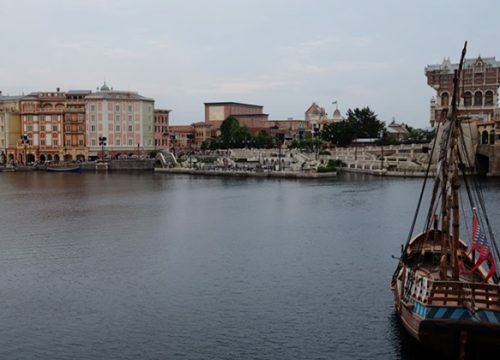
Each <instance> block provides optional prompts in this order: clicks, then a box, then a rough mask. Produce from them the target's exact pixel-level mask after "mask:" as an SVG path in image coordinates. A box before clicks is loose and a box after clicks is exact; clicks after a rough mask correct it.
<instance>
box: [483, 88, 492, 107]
mask: <svg viewBox="0 0 500 360" xmlns="http://www.w3.org/2000/svg"><path fill="white" fill-rule="evenodd" d="M484 105H493V91H491V90H489V91H486V94H485V95H484Z"/></svg>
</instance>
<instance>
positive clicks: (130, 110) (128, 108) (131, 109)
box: [90, 104, 133, 113]
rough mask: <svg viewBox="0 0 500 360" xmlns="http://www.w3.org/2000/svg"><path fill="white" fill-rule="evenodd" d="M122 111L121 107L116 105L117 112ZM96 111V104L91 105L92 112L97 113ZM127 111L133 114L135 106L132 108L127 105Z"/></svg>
mask: <svg viewBox="0 0 500 360" xmlns="http://www.w3.org/2000/svg"><path fill="white" fill-rule="evenodd" d="M120 109H121V107H120V105H118V104H116V105H115V112H119V111H120ZM95 110H96V106H95V104H91V105H90V111H91V112H95ZM127 111H128V112H129V113H131V112H132V111H133V106H132V105H127Z"/></svg>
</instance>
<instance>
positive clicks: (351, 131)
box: [320, 120, 356, 146]
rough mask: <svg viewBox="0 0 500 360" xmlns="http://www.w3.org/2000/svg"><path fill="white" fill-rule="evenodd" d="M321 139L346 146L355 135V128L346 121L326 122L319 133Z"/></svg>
mask: <svg viewBox="0 0 500 360" xmlns="http://www.w3.org/2000/svg"><path fill="white" fill-rule="evenodd" d="M320 136H321V138H322V139H323V140H325V141H327V142H329V143H331V144H333V145H337V146H348V145H350V144H351V143H352V141H353V140H354V138H355V137H356V128H355V127H354V125H353V124H352V123H351V122H349V121H347V120H344V121H341V122H338V123H333V124H328V125H325V126H324V127H323V130H322V131H321V133H320Z"/></svg>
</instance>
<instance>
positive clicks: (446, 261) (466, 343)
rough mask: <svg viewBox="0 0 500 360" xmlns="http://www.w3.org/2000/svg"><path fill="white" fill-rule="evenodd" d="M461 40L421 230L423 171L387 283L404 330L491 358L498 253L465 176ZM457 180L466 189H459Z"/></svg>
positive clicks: (497, 351)
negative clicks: (407, 229)
mask: <svg viewBox="0 0 500 360" xmlns="http://www.w3.org/2000/svg"><path fill="white" fill-rule="evenodd" d="M466 45H467V43H466V44H465V46H464V49H463V51H462V57H461V60H460V64H459V67H458V70H456V71H455V78H454V92H453V98H452V102H451V111H450V112H449V114H448V116H447V117H446V119H445V120H444V121H442V122H441V123H440V124H439V125H438V126H440V127H442V129H441V131H438V132H437V133H438V134H440V135H441V136H440V138H439V139H438V138H437V137H436V140H435V142H434V145H433V149H432V151H433V152H434V151H439V157H438V164H437V168H436V169H437V170H436V177H435V179H434V186H433V189H432V193H431V195H430V204H429V207H428V211H427V212H426V213H425V214H426V217H425V222H424V229H423V232H422V233H420V234H418V235H417V236H413V231H414V228H415V224H416V221H417V217H418V214H419V212H420V207H421V204H422V199H423V198H424V196H423V195H424V193H425V187H426V183H427V178H426V179H425V180H424V185H423V187H422V191H421V193H420V199H419V203H418V205H417V211H416V213H415V217H414V219H413V224H412V226H411V230H410V234H409V236H408V239H407V241H406V244H405V245H404V246H402V251H401V256H400V258H399V264H398V267H397V269H396V271H395V273H394V276H393V279H392V282H391V289H392V291H393V293H394V301H395V307H396V312H397V313H398V315H399V317H400V319H401V321H402V323H403V325H404V327H405V329H406V330H407V331H408V332H409V333H410V334H411V335H412V336H413V337H414V338H415V339H417V340H418V341H420V342H421V343H422V344H423V345H425V346H427V347H431V348H433V349H435V351H436V352H439V353H441V354H444V355H447V356H448V357H449V358H457V357H458V358H460V359H467V358H473V359H477V358H480V359H481V358H487V359H490V358H492V359H496V358H500V285H499V283H498V282H499V276H498V269H497V266H496V264H497V263H498V261H499V258H500V255H499V251H498V246H497V244H496V242H495V239H494V235H493V231H492V229H491V224H490V222H489V219H488V216H487V212H486V207H485V203H484V199H483V197H482V193H481V188H480V186H479V183H478V182H477V181H475V180H474V179H471V178H469V176H468V172H467V169H471V168H472V167H473V164H471V163H470V159H471V157H470V156H469V154H468V153H469V152H470V149H468V147H467V146H466V144H465V139H464V138H465V137H464V129H463V127H462V122H463V120H462V119H461V117H460V116H459V113H458V110H457V102H458V98H459V94H460V91H459V87H460V75H461V72H462V65H463V61H464V56H465V52H466ZM438 140H439V141H440V145H437V143H438ZM438 148H439V149H438ZM431 158H432V156H431ZM429 169H430V164H429V167H428V170H429ZM460 181H462V182H463V184H464V186H462V188H463V189H464V190H465V191H464V193H465V194H466V196H461V192H460V188H461V184H460ZM465 204H467V206H465ZM467 218H470V220H471V222H472V226H470V225H469V222H468V220H466V219H467ZM461 224H462V225H461ZM464 224H465V226H464ZM461 233H462V235H467V236H463V237H461V236H460V235H461ZM467 239H470V240H467Z"/></svg>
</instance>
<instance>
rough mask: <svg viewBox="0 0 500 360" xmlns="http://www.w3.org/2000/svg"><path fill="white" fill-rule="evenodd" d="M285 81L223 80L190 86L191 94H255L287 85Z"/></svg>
mask: <svg viewBox="0 0 500 360" xmlns="http://www.w3.org/2000/svg"><path fill="white" fill-rule="evenodd" d="M286 84H287V83H286V82H285V81H280V80H233V81H222V82H218V83H215V84H213V85H211V86H207V87H201V88H190V89H188V90H187V93H189V94H216V95H222V94H235V95H241V94H253V93H256V92H259V91H265V90H270V89H276V88H280V87H283V86H286Z"/></svg>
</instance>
